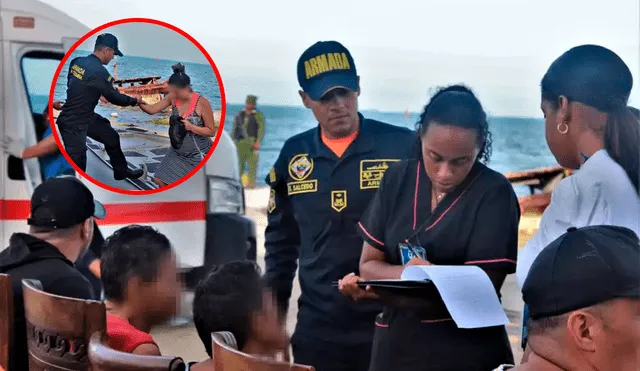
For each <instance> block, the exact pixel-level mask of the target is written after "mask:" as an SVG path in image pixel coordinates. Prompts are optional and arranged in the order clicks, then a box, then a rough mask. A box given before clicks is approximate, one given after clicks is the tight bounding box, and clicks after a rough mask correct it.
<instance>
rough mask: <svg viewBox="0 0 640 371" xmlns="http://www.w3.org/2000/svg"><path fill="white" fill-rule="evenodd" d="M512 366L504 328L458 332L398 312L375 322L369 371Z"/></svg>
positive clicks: (449, 324) (472, 370) (478, 370)
mask: <svg viewBox="0 0 640 371" xmlns="http://www.w3.org/2000/svg"><path fill="white" fill-rule="evenodd" d="M501 364H513V353H512V352H511V345H510V343H509V338H508V337H507V331H506V329H505V327H504V326H498V327H488V328H479V329H460V328H458V327H457V326H456V324H455V323H454V322H453V321H443V322H433V323H424V322H421V318H420V316H418V315H415V314H413V313H410V312H408V311H401V310H398V311H397V314H396V313H394V314H393V315H389V314H387V313H385V314H383V315H382V316H381V317H379V318H378V320H377V321H376V333H375V336H374V340H373V349H372V359H371V368H370V369H369V371H390V370H393V371H489V370H493V369H495V368H497V367H498V366H500V365H501Z"/></svg>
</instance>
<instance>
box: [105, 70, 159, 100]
mask: <svg viewBox="0 0 640 371" xmlns="http://www.w3.org/2000/svg"><path fill="white" fill-rule="evenodd" d="M113 85H114V86H115V87H116V89H118V91H119V92H120V93H121V94H126V95H129V96H133V97H142V99H144V100H145V102H147V103H149V104H154V103H157V102H159V101H161V100H162V98H164V96H165V94H167V93H168V92H169V85H168V84H167V82H166V81H160V76H148V77H136V78H131V79H121V80H113Z"/></svg>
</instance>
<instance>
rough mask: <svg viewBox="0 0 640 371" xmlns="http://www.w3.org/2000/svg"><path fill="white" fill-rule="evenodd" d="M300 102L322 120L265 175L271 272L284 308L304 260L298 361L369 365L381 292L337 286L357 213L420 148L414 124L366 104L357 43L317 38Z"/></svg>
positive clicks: (290, 143) (357, 244)
mask: <svg viewBox="0 0 640 371" xmlns="http://www.w3.org/2000/svg"><path fill="white" fill-rule="evenodd" d="M298 82H299V84H300V86H301V88H302V90H301V91H300V92H299V94H300V97H301V98H302V103H303V104H304V106H305V107H306V108H308V109H310V110H311V111H312V112H313V114H314V116H315V118H316V120H317V121H318V126H317V127H315V128H313V129H310V130H307V131H305V132H303V133H300V134H298V135H295V136H293V137H291V138H289V139H288V140H287V141H286V142H285V143H284V146H283V148H282V150H281V152H280V155H279V157H278V159H277V160H276V162H275V164H274V166H273V168H272V169H271V171H270V173H269V174H268V175H267V177H266V182H267V184H268V185H269V186H270V188H271V189H270V192H271V193H270V199H269V205H268V209H267V211H268V225H267V229H266V232H265V249H266V255H265V263H266V275H267V279H268V282H269V285H270V287H271V288H272V289H273V290H274V292H275V294H276V297H277V301H278V305H279V308H280V316H281V318H286V315H287V311H288V305H289V299H290V297H291V290H292V284H293V278H294V275H295V272H296V268H297V266H298V263H297V262H298V260H299V261H300V264H299V265H300V270H299V274H300V286H301V291H302V294H301V297H300V299H299V302H298V307H299V311H298V318H297V324H296V329H295V332H294V334H293V337H292V340H291V344H292V350H293V358H294V361H295V362H296V363H298V364H305V365H310V366H313V367H315V369H316V371H343V370H344V371H347V370H349V371H367V370H368V369H369V361H370V355H371V346H372V342H373V333H374V321H375V317H376V316H377V315H378V313H380V312H381V311H382V305H381V304H380V303H377V302H373V301H372V302H371V303H361V302H359V303H355V302H354V301H352V300H351V299H349V298H346V297H344V296H342V294H340V292H339V291H338V290H337V289H336V288H335V287H332V282H334V281H338V280H339V279H341V278H342V277H344V276H345V275H346V274H347V273H350V272H358V271H359V269H358V265H359V264H358V263H359V260H360V254H361V252H362V243H363V241H362V238H361V237H360V236H359V235H358V234H357V228H356V226H357V223H358V221H359V220H360V218H361V216H362V214H363V213H364V211H365V209H366V208H367V206H368V205H369V202H370V201H371V199H372V198H373V197H374V195H375V193H376V191H377V189H378V187H379V186H380V181H381V179H382V176H383V175H384V172H385V170H386V169H387V168H388V167H389V165H390V164H391V163H393V162H397V161H400V160H402V159H408V158H412V157H413V156H414V155H415V144H416V142H417V135H416V133H415V132H414V131H413V130H410V129H406V128H400V127H397V126H394V125H390V124H386V123H382V122H379V121H376V120H371V119H366V118H365V117H364V116H363V115H362V114H361V113H359V112H358V96H359V94H360V83H359V82H360V77H359V76H358V74H357V72H356V66H355V63H354V60H353V57H352V56H351V53H350V52H349V51H348V50H347V49H346V48H345V47H344V46H343V45H342V44H340V43H338V42H336V41H324V42H318V43H315V44H314V45H312V46H311V47H309V48H308V49H307V50H306V51H305V52H304V53H303V54H302V56H301V57H300V59H299V61H298Z"/></svg>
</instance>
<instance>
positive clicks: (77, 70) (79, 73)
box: [71, 64, 85, 80]
mask: <svg viewBox="0 0 640 371" xmlns="http://www.w3.org/2000/svg"><path fill="white" fill-rule="evenodd" d="M84 72H85V71H84V68H82V67H80V66H78V65H77V64H74V65H73V66H71V74H72V75H73V76H74V77H75V78H76V79H78V80H82V78H83V77H84Z"/></svg>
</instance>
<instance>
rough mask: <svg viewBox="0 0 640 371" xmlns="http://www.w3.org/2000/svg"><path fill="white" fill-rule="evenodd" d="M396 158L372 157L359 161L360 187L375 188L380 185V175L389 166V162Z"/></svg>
mask: <svg viewBox="0 0 640 371" xmlns="http://www.w3.org/2000/svg"><path fill="white" fill-rule="evenodd" d="M398 161H400V160H398V159H372V160H362V161H360V189H377V188H379V187H380V182H381V181H382V176H383V175H384V173H385V171H387V169H388V168H389V163H393V162H398Z"/></svg>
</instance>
